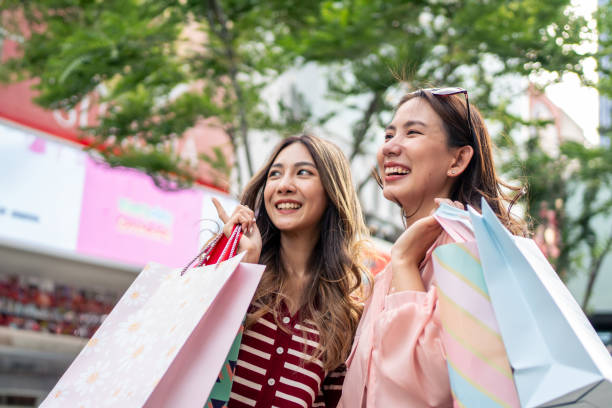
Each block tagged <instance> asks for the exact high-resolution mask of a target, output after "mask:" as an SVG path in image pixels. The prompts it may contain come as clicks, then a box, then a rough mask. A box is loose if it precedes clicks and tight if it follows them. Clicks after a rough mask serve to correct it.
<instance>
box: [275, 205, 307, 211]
mask: <svg viewBox="0 0 612 408" xmlns="http://www.w3.org/2000/svg"><path fill="white" fill-rule="evenodd" d="M300 207H301V205H300V204H297V203H280V204H276V208H278V209H279V210H296V209H298V208H300Z"/></svg>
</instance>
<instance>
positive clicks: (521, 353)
mask: <svg viewBox="0 0 612 408" xmlns="http://www.w3.org/2000/svg"><path fill="white" fill-rule="evenodd" d="M458 211H461V210H458ZM468 212H469V216H470V219H471V221H472V224H473V227H474V232H475V235H476V242H477V246H478V251H479V254H480V259H481V262H482V267H483V274H484V278H485V282H486V285H487V288H488V291H489V294H490V296H491V303H492V304H493V309H494V312H495V316H496V318H497V321H498V324H499V327H500V332H501V335H502V339H503V342H504V346H505V347H506V351H507V353H508V358H509V360H510V364H511V366H512V368H513V371H514V373H513V375H514V380H515V383H516V386H517V389H518V392H519V397H520V401H521V406H523V407H558V406H563V407H585V408H586V407H602V408H603V407H612V357H610V354H609V353H608V351H607V350H606V348H605V346H604V345H603V343H602V342H601V340H600V339H599V337H598V336H597V333H596V332H595V330H594V329H593V327H592V326H591V324H590V323H589V321H588V319H587V317H586V316H585V315H584V313H583V312H582V310H581V308H580V306H579V305H578V303H576V301H575V300H574V298H573V297H572V295H571V294H570V292H569V290H568V289H567V288H566V287H565V285H564V284H563V282H562V281H561V280H560V279H559V277H558V275H557V274H556V273H555V271H554V270H553V268H552V267H551V265H550V264H549V263H548V261H547V260H546V258H545V257H544V255H543V254H542V252H541V251H540V250H539V248H538V247H537V245H536V243H535V242H534V241H533V240H530V239H526V238H521V237H516V236H513V235H512V234H511V233H510V232H509V231H508V230H507V229H506V228H505V227H504V226H503V225H502V224H501V222H500V221H499V220H498V218H497V216H496V215H495V213H494V212H493V210H491V208H490V207H489V205H488V204H487V202H486V201H485V200H484V199H483V200H482V214H479V213H478V212H477V211H475V210H474V209H473V208H468Z"/></svg>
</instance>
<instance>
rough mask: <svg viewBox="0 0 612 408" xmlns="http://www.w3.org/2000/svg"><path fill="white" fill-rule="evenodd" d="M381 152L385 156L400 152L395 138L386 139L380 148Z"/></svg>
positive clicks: (395, 154)
mask: <svg viewBox="0 0 612 408" xmlns="http://www.w3.org/2000/svg"><path fill="white" fill-rule="evenodd" d="M381 152H382V154H383V156H385V157H392V156H397V155H399V154H400V146H399V143H398V142H397V141H396V138H395V137H393V138H391V139H389V140H388V141H386V142H385V143H384V144H383V145H382V148H381Z"/></svg>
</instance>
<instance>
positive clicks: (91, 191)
mask: <svg viewBox="0 0 612 408" xmlns="http://www.w3.org/2000/svg"><path fill="white" fill-rule="evenodd" d="M203 196H204V192H203V191H199V190H181V191H176V192H167V191H162V190H159V189H158V188H157V187H155V185H154V184H153V182H152V181H151V179H150V178H149V176H147V175H145V174H143V173H140V172H137V171H135V170H128V169H113V168H109V167H108V166H107V165H104V164H99V163H96V162H94V161H93V160H92V159H91V158H87V163H86V170H85V186H84V190H83V201H82V208H81V220H80V224H79V234H78V241H77V248H76V250H77V252H79V253H81V254H84V255H92V256H96V257H101V258H105V259H112V260H115V261H119V262H125V263H129V264H135V265H143V264H145V263H147V262H149V261H155V262H159V263H162V264H164V265H167V266H172V267H180V266H183V265H185V264H186V263H187V262H189V261H190V260H191V259H192V258H193V257H194V256H195V255H196V254H197V250H198V248H199V231H200V226H199V223H200V217H201V215H202V199H203Z"/></svg>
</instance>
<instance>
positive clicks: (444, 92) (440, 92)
mask: <svg viewBox="0 0 612 408" xmlns="http://www.w3.org/2000/svg"><path fill="white" fill-rule="evenodd" d="M422 91H426V92H431V94H432V95H436V96H448V95H456V94H460V93H462V94H464V95H465V104H466V106H467V124H468V129H469V131H470V136H471V137H472V140H476V138H475V136H476V135H475V134H474V129H472V115H471V114H470V99H469V98H468V91H467V89H463V88H459V87H450V88H425V89H421V90H419V91H416V93H418V92H422Z"/></svg>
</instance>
